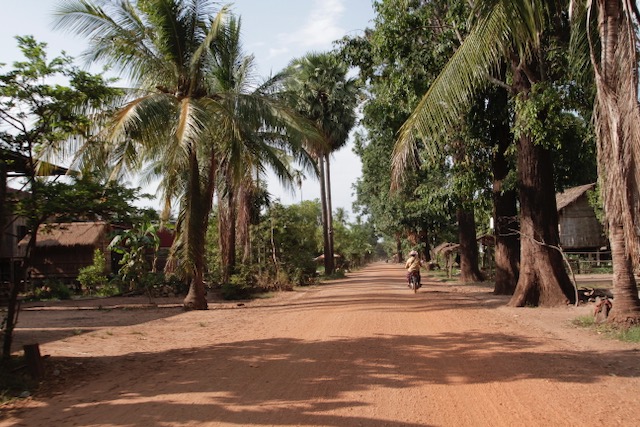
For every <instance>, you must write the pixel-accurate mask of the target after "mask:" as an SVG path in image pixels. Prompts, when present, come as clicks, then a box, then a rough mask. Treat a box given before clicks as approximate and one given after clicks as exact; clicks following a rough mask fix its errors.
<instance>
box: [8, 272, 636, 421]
mask: <svg viewBox="0 0 640 427" xmlns="http://www.w3.org/2000/svg"><path fill="white" fill-rule="evenodd" d="M505 302H506V299H505V298H503V297H495V296H493V295H491V293H490V292H489V290H488V289H487V288H482V287H468V286H466V287H465V286H459V285H455V284H453V285H452V284H444V283H436V282H428V283H427V285H426V286H425V287H423V288H422V289H421V290H420V291H419V293H418V294H417V295H414V294H413V293H411V292H410V291H409V290H408V289H407V287H406V285H405V284H404V273H403V270H402V268H401V267H400V266H398V265H393V264H385V263H382V264H374V265H372V266H370V267H368V268H366V269H365V270H363V271H360V272H356V273H350V274H349V276H348V278H347V279H345V280H341V281H338V282H333V283H330V284H326V285H322V286H318V287H313V288H307V289H303V290H300V291H296V292H290V293H283V294H279V295H278V296H276V297H275V298H273V299H270V300H266V301H265V300H263V301H255V302H251V303H246V304H245V305H242V306H238V305H237V304H225V305H219V306H216V305H212V306H211V308H212V309H211V310H208V311H206V312H187V313H184V312H181V311H180V310H179V309H178V308H162V309H154V310H149V309H147V310H124V311H123V310H108V309H103V310H92V311H91V310H84V311H77V310H76V311H69V310H59V311H52V310H50V311H34V312H28V311H27V312H25V313H23V314H22V315H21V316H22V318H21V324H20V325H19V326H20V327H21V329H19V330H18V335H19V336H22V337H23V338H22V339H29V338H30V337H38V340H39V342H40V343H41V350H42V353H43V354H48V355H51V358H50V359H48V361H47V363H48V364H49V365H50V366H51V367H55V369H56V372H55V374H56V375H53V374H50V375H53V378H54V380H55V382H56V384H57V388H56V387H54V388H52V389H51V390H50V391H49V392H47V393H45V396H36V397H35V398H31V399H27V401H25V402H23V403H21V404H20V405H18V407H17V408H13V409H10V408H4V416H3V418H2V419H0V426H3V427H4V426H30V427H34V426H158V427H160V426H252V425H257V426H270V425H277V426H600V425H622V426H637V425H639V424H640V351H639V348H640V346H638V345H627V344H622V343H616V342H612V341H606V340H603V339H601V338H600V337H597V336H593V335H591V334H590V333H589V332H586V331H583V330H578V329H575V328H573V327H572V326H570V325H569V324H568V321H569V320H570V319H572V318H575V317H576V316H578V315H579V314H583V313H585V312H588V310H589V308H583V309H574V308H567V309H554V310H541V309H526V308H525V309H511V308H506V307H504V303H505ZM39 316H41V317H39ZM47 316H48V317H47ZM45 319H49V320H48V321H47V323H46V324H42V322H43V321H44V320H45ZM71 319H75V320H71ZM38 323H40V324H39V325H38ZM71 323H73V325H71ZM25 336H26V337H27V338H24V337H25ZM47 337H49V338H47Z"/></svg>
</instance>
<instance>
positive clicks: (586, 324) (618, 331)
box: [572, 316, 640, 343]
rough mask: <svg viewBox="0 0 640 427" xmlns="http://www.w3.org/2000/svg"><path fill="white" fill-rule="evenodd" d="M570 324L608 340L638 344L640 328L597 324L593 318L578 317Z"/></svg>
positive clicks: (639, 341)
mask: <svg viewBox="0 0 640 427" xmlns="http://www.w3.org/2000/svg"><path fill="white" fill-rule="evenodd" d="M572 323H573V324H574V325H576V326H578V327H581V328H589V329H592V330H594V331H595V332H597V333H598V334H602V335H604V336H606V337H608V338H610V339H614V340H618V341H625V342H631V343H640V326H631V327H622V326H617V325H612V324H608V323H603V324H597V323H596V322H595V319H594V317H593V316H580V317H577V318H575V319H574V320H573V321H572Z"/></svg>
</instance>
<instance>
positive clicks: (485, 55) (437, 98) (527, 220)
mask: <svg viewBox="0 0 640 427" xmlns="http://www.w3.org/2000/svg"><path fill="white" fill-rule="evenodd" d="M556 6H557V4H555V3H549V2H544V1H540V0H518V1H511V0H488V1H484V2H479V3H477V6H476V10H475V12H476V14H477V15H476V16H478V22H477V23H476V25H475V26H474V28H473V29H472V30H471V32H470V34H469V36H468V37H467V38H466V39H465V40H464V42H463V44H462V45H461V46H460V47H459V48H458V50H457V51H456V53H455V54H454V55H453V57H452V58H451V59H450V61H449V62H448V63H447V65H446V66H445V68H444V69H443V70H442V72H441V74H440V75H439V76H438V78H437V79H436V80H435V82H434V83H433V85H432V86H431V87H430V89H429V91H428V92H427V94H425V96H424V97H423V99H422V100H421V101H420V103H419V105H418V106H417V107H416V109H415V110H414V112H413V113H412V115H411V116H410V118H409V119H408V120H407V122H406V123H405V124H404V125H403V128H402V129H401V133H400V137H399V139H398V141H397V143H396V147H395V151H394V159H393V165H394V176H395V179H396V180H398V181H399V180H401V177H402V174H403V171H404V170H406V169H409V168H410V167H411V163H412V162H413V159H415V158H416V150H417V138H418V135H419V136H420V138H421V140H422V141H423V142H424V143H425V144H426V145H427V147H428V148H429V149H431V150H437V149H438V141H439V139H440V138H439V136H440V135H441V133H442V131H443V129H447V128H451V127H452V126H454V125H455V123H456V120H458V118H459V117H460V116H462V115H463V114H465V113H466V111H467V110H468V108H469V106H470V105H471V103H472V102H473V100H474V96H475V95H476V94H477V93H478V91H479V90H480V89H482V88H484V87H487V86H488V85H489V84H490V82H496V79H491V78H490V76H491V75H492V74H495V73H494V71H495V70H496V69H499V67H500V64H501V63H502V61H507V63H508V64H509V65H510V68H511V76H512V77H511V84H510V85H509V86H507V85H506V84H505V83H504V82H498V83H499V84H500V85H502V86H503V87H507V88H508V90H509V91H510V93H511V94H513V95H517V96H518V99H519V100H520V101H524V102H526V100H527V99H528V98H529V97H530V96H531V91H532V87H533V86H534V85H535V84H536V83H539V82H542V81H544V80H545V79H548V76H547V69H546V67H545V65H546V64H545V60H544V55H543V49H544V46H543V37H544V36H548V35H549V31H550V29H551V24H552V22H554V19H555V20H556V21H557V19H556V18H558V19H559V17H560V16H561V15H560V13H559V11H558V10H555V9H554V7H556ZM517 147H518V183H519V190H520V208H521V214H520V218H521V224H520V227H521V229H520V234H521V247H520V248H521V249H520V250H521V257H520V258H521V264H520V276H519V278H518V283H517V286H516V290H515V293H514V295H513V297H512V299H511V301H510V304H511V305H514V306H523V305H525V304H534V305H547V306H550V305H562V304H565V303H566V302H567V301H572V300H574V299H575V297H574V291H573V287H572V285H571V282H570V280H569V278H568V276H567V273H566V271H565V270H564V265H563V261H562V257H561V254H560V252H559V251H558V250H557V247H558V243H559V235H558V218H557V210H556V203H555V190H554V184H553V164H552V160H551V156H550V151H549V149H547V148H545V147H543V146H542V145H540V144H536V141H535V140H534V138H533V136H532V135H531V134H529V133H526V132H522V133H521V134H520V136H519V137H518V140H517Z"/></svg>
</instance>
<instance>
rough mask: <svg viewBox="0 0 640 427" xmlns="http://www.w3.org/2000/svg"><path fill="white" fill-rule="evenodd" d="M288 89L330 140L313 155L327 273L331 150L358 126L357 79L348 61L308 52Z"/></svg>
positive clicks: (330, 270) (294, 63)
mask: <svg viewBox="0 0 640 427" xmlns="http://www.w3.org/2000/svg"><path fill="white" fill-rule="evenodd" d="M290 70H291V72H292V78H291V79H290V80H289V81H288V90H289V91H290V92H291V93H292V94H293V96H292V98H291V103H292V104H293V105H295V108H296V109H297V110H298V111H299V112H300V113H301V114H302V115H303V116H305V117H307V118H309V119H310V120H311V121H313V122H314V123H315V125H316V127H317V128H318V130H319V131H320V132H321V133H322V135H323V136H324V138H325V140H326V142H327V145H328V147H327V149H324V150H321V151H316V152H315V153H314V154H315V156H316V160H317V162H318V169H319V170H320V200H321V204H322V222H323V238H324V265H325V272H326V274H331V273H333V270H334V267H335V265H334V258H333V257H334V253H333V224H332V223H333V219H332V200H331V168H330V160H329V159H330V156H331V153H333V152H335V151H337V150H339V149H340V148H342V147H343V146H344V145H345V144H346V142H347V139H348V137H349V132H350V131H351V129H352V128H353V126H354V125H355V120H356V116H355V108H356V105H357V101H358V90H359V89H358V86H357V84H356V80H355V79H353V78H348V77H347V66H346V64H344V63H342V62H340V61H339V59H338V58H337V56H336V55H334V54H331V53H309V54H307V55H306V56H304V57H302V58H299V59H296V60H294V61H292V63H291V65H290Z"/></svg>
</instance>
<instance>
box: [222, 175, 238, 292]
mask: <svg viewBox="0 0 640 427" xmlns="http://www.w3.org/2000/svg"><path fill="white" fill-rule="evenodd" d="M235 191H236V189H235V186H234V185H233V184H232V183H231V182H228V183H227V194H226V195H225V197H224V199H223V203H221V204H220V213H219V217H218V218H219V222H218V224H219V239H220V256H221V262H222V266H221V267H222V283H229V280H230V278H231V275H232V274H233V273H234V270H235V265H236V203H235V199H236V197H235Z"/></svg>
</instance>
